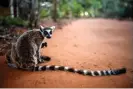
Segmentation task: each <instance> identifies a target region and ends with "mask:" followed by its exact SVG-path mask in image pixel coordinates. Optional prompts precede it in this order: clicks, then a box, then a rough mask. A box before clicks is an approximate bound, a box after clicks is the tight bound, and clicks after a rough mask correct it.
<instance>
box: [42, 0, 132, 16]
mask: <svg viewBox="0 0 133 89" xmlns="http://www.w3.org/2000/svg"><path fill="white" fill-rule="evenodd" d="M43 1H47V2H51V0H43ZM56 2H57V18H70V17H107V18H133V0H56ZM51 3H52V2H51ZM45 11H46V12H45V13H44V14H45V16H51V14H50V11H51V12H52V8H51V9H49V10H45ZM46 13H47V14H46ZM41 15H42V13H41Z"/></svg>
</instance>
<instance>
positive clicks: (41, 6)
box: [0, 0, 133, 27]
mask: <svg viewBox="0 0 133 89" xmlns="http://www.w3.org/2000/svg"><path fill="white" fill-rule="evenodd" d="M3 2H5V3H6V7H4V4H2V3H3ZM2 3H1V4H0V11H1V12H5V13H7V15H5V14H4V13H1V14H0V25H9V24H11V25H19V26H30V27H32V26H33V25H32V24H34V26H35V27H36V26H37V25H38V22H39V21H40V19H44V18H46V19H47V18H48V19H49V18H50V19H53V21H55V22H56V21H57V20H61V19H72V18H115V19H130V20H131V19H132V18H133V0H4V1H2ZM5 8H6V9H5ZM2 14H4V15H2Z"/></svg>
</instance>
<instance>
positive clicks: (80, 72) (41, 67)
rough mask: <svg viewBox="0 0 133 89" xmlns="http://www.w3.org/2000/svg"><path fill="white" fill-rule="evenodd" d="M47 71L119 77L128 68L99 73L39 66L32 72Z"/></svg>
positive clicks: (62, 67)
mask: <svg viewBox="0 0 133 89" xmlns="http://www.w3.org/2000/svg"><path fill="white" fill-rule="evenodd" d="M46 70H53V71H55V70H60V71H68V72H73V73H78V74H82V75H89V76H109V75H119V74H123V73H126V68H121V69H115V70H101V71H100V70H97V71H91V70H79V69H74V68H71V67H66V66H55V65H45V66H37V67H34V68H32V71H46Z"/></svg>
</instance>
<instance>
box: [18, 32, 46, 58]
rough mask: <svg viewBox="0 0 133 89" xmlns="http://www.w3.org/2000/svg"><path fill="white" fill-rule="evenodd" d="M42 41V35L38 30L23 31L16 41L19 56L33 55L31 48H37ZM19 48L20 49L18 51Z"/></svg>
mask: <svg viewBox="0 0 133 89" xmlns="http://www.w3.org/2000/svg"><path fill="white" fill-rule="evenodd" d="M42 41H43V36H42V35H41V33H40V32H39V31H28V32H26V33H24V34H23V35H22V36H21V37H20V38H19V39H18V40H17V43H16V49H17V53H18V56H19V57H25V58H28V57H30V56H31V55H33V53H34V52H32V51H34V50H33V49H35V48H38V46H40V44H41V43H42ZM19 50H21V51H19Z"/></svg>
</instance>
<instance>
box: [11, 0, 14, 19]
mask: <svg viewBox="0 0 133 89" xmlns="http://www.w3.org/2000/svg"><path fill="white" fill-rule="evenodd" d="M10 14H11V17H12V18H14V7H13V0H10Z"/></svg>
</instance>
